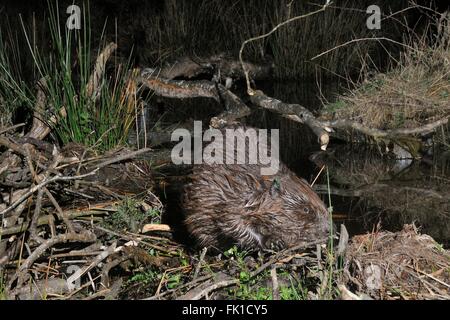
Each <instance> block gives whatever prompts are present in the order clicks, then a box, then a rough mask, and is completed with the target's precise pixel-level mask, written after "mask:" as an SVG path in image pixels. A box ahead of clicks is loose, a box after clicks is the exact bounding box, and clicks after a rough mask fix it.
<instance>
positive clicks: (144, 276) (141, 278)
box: [128, 270, 161, 285]
mask: <svg viewBox="0 0 450 320" xmlns="http://www.w3.org/2000/svg"><path fill="white" fill-rule="evenodd" d="M159 279H161V274H158V273H157V272H155V271H153V270H146V271H144V272H141V273H137V274H135V275H133V276H132V277H131V278H130V279H129V280H128V282H129V283H142V284H145V285H147V284H151V283H154V282H155V281H156V280H159Z"/></svg>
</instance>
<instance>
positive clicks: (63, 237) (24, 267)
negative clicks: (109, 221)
mask: <svg viewBox="0 0 450 320" xmlns="http://www.w3.org/2000/svg"><path fill="white" fill-rule="evenodd" d="M96 239H97V237H96V236H95V234H93V233H91V232H84V233H79V234H78V233H67V234H60V235H57V236H55V237H54V238H51V239H48V240H46V241H45V242H44V243H42V244H41V245H40V246H39V247H37V248H36V249H35V250H34V251H33V253H32V254H31V255H30V256H29V257H28V258H27V259H26V260H25V261H24V262H23V263H22V264H21V266H20V268H19V270H18V271H17V272H16V273H15V274H14V276H13V277H12V278H11V280H10V281H9V284H8V288H9V289H11V288H12V285H13V283H14V282H15V281H16V280H18V282H17V287H20V285H21V284H22V283H23V278H24V277H25V273H26V272H28V269H29V268H30V267H31V265H32V264H33V263H34V262H35V261H36V260H37V259H38V258H39V257H40V256H41V255H42V254H43V253H44V252H45V251H46V250H48V249H49V248H51V247H53V246H55V245H56V244H59V243H66V242H85V243H86V242H95V241H96Z"/></svg>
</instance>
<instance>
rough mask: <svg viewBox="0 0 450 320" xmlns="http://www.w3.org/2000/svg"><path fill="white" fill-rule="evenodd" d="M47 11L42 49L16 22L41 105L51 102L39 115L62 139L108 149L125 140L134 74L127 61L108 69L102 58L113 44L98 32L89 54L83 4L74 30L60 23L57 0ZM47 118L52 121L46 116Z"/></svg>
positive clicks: (132, 105)
mask: <svg viewBox="0 0 450 320" xmlns="http://www.w3.org/2000/svg"><path fill="white" fill-rule="evenodd" d="M49 11H50V14H49V18H48V23H49V32H50V38H51V40H52V41H51V44H52V47H51V48H50V51H49V52H45V54H44V53H43V52H42V51H41V50H39V49H38V48H36V46H34V45H32V43H31V41H30V38H31V36H30V35H29V34H28V32H27V31H26V28H25V25H24V23H23V21H22V27H23V31H24V34H25V38H26V41H27V44H28V49H29V51H30V53H31V56H32V58H33V63H34V66H35V68H36V70H37V73H38V75H39V77H40V79H42V81H41V89H42V91H43V92H44V93H45V96H46V100H47V101H46V105H47V107H51V110H39V112H42V113H44V114H42V117H43V119H45V120H46V121H48V124H49V125H50V126H52V127H54V129H55V132H56V134H57V136H58V138H59V139H60V140H61V142H62V143H63V144H67V143H68V142H78V143H82V144H85V145H89V146H94V145H95V146H97V147H98V148H99V149H103V150H108V149H111V148H114V147H115V146H117V145H119V144H121V143H123V142H124V141H125V139H127V137H128V131H129V129H130V128H131V126H132V125H133V122H134V119H135V115H136V91H137V88H136V84H135V82H134V81H133V80H132V79H133V77H134V73H133V72H130V71H129V68H128V67H129V63H127V64H125V65H121V64H118V65H117V64H116V65H115V66H114V67H113V68H112V71H111V72H110V73H109V74H108V70H107V67H106V60H107V59H108V57H109V56H110V55H111V54H112V53H113V52H114V50H115V47H116V46H115V44H109V45H105V44H104V38H103V34H102V38H101V40H100V45H99V50H98V52H97V54H96V55H93V54H92V52H91V51H92V47H93V41H92V40H91V39H92V37H91V27H90V14H89V10H88V9H87V8H86V7H83V22H84V24H83V26H82V28H81V29H80V30H68V29H67V28H65V26H64V27H62V26H61V24H63V23H62V22H60V20H59V18H58V17H59V9H58V4H57V3H56V7H54V6H53V5H51V4H50V3H49ZM63 25H64V24H63ZM44 57H45V58H44ZM97 57H99V58H97ZM96 59H99V60H97V61H96ZM92 66H94V67H92ZM52 117H53V118H56V119H57V120H56V121H54V120H53V121H52V120H50V119H51V118H52Z"/></svg>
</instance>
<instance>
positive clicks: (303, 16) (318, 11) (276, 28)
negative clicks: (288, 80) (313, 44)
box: [239, 1, 331, 96]
mask: <svg viewBox="0 0 450 320" xmlns="http://www.w3.org/2000/svg"><path fill="white" fill-rule="evenodd" d="M329 5H331V2H330V1H327V2H326V3H325V5H324V6H322V8H320V9H319V10H316V11H313V12H309V13H307V14H304V15H301V16H296V17H293V18H290V19H288V20H286V21H283V22H281V23H279V24H278V25H276V26H275V27H274V28H273V29H272V30H270V31H269V32H267V33H265V34H263V35H259V36H256V37H253V38H250V39H247V40H245V41H244V42H243V43H242V45H241V49H240V50H239V61H240V63H241V66H242V70H244V74H245V80H246V82H247V93H248V95H250V96H252V95H253V94H254V90H253V89H252V88H251V86H250V77H249V72H248V70H247V68H246V66H245V64H244V60H243V58H242V53H243V52H244V48H245V46H246V45H247V44H248V43H250V42H253V41H256V40H261V39H264V38H267V37H268V36H270V35H271V34H272V33H274V32H275V31H277V30H278V29H279V28H281V27H282V26H284V25H286V24H289V23H291V22H293V21H297V20H300V19H304V18H307V17H310V16H313V15H315V14H317V13H320V12H322V11H325V9H326V8H327V7H328V6H329Z"/></svg>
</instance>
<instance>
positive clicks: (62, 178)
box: [0, 169, 98, 216]
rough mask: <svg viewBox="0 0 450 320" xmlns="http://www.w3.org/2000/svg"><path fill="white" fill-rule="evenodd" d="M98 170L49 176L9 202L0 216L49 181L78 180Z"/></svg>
mask: <svg viewBox="0 0 450 320" xmlns="http://www.w3.org/2000/svg"><path fill="white" fill-rule="evenodd" d="M97 171H98V169H95V170H94V171H91V172H89V173H86V174H82V175H78V176H73V177H66V176H54V177H53V178H50V179H48V180H45V181H43V182H41V183H39V184H38V185H35V186H33V187H31V188H30V190H28V192H27V193H25V194H24V195H22V196H21V197H20V198H19V199H18V200H16V201H15V202H14V203H13V204H11V205H10V206H9V207H8V208H6V209H5V210H3V211H2V212H0V216H2V215H5V214H6V213H8V212H10V211H11V210H13V209H14V208H16V207H17V206H18V205H19V204H21V203H22V202H23V201H25V200H26V199H28V197H29V196H31V195H32V194H33V193H35V192H36V191H38V190H39V189H41V188H43V187H45V186H46V185H48V184H49V183H53V182H57V181H71V180H79V179H83V178H86V177H89V176H92V175H94V174H96V172H97Z"/></svg>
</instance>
